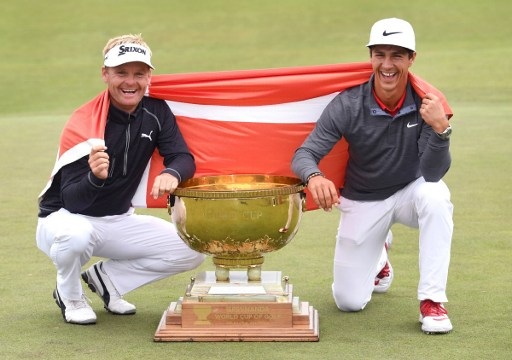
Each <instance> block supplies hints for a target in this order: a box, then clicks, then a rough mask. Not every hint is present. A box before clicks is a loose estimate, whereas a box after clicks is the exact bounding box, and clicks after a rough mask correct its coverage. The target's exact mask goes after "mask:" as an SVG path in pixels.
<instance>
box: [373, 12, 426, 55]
mask: <svg viewBox="0 0 512 360" xmlns="http://www.w3.org/2000/svg"><path fill="white" fill-rule="evenodd" d="M373 45H396V46H401V47H403V48H406V49H409V50H412V51H416V40H415V37H414V30H413V28H412V26H411V24H409V23H408V22H407V21H405V20H402V19H397V18H390V19H382V20H379V21H377V22H376V23H375V24H373V26H372V30H371V31H370V42H369V43H368V45H366V46H368V47H370V46H373Z"/></svg>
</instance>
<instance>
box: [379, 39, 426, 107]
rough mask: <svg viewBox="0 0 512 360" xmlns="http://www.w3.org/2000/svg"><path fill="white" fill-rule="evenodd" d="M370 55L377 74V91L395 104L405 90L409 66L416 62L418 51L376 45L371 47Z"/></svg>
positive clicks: (383, 99)
mask: <svg viewBox="0 0 512 360" xmlns="http://www.w3.org/2000/svg"><path fill="white" fill-rule="evenodd" d="M370 55H371V57H370V62H371V64H372V68H373V73H374V74H375V83H374V86H375V92H376V93H377V96H378V97H379V99H381V100H382V101H383V102H384V103H386V102H389V103H390V104H391V105H393V102H395V101H396V102H398V100H399V99H400V98H401V97H402V95H403V93H404V91H405V87H406V85H407V75H408V72H409V68H410V67H411V66H412V64H413V63H414V59H415V58H416V53H415V52H412V53H411V52H410V51H409V50H407V49H405V48H403V47H400V46H394V45H375V46H372V47H371V49H370ZM386 105H388V104H386Z"/></svg>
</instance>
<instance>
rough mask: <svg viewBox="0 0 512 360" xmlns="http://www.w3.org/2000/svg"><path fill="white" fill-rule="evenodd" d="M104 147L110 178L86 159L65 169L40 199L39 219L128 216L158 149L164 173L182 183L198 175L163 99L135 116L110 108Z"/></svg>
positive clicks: (149, 102) (144, 102) (149, 100)
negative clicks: (66, 214) (59, 214)
mask: <svg viewBox="0 0 512 360" xmlns="http://www.w3.org/2000/svg"><path fill="white" fill-rule="evenodd" d="M105 145H106V146H107V150H106V152H107V153H108V155H109V158H110V166H109V175H108V178H107V179H106V180H101V179H98V178H96V177H95V176H94V175H93V174H92V172H91V169H90V168H89V164H88V156H84V157H83V158H81V159H79V160H77V161H75V162H73V163H71V164H69V165H66V166H64V167H63V168H62V169H61V170H60V171H59V173H57V174H56V175H55V177H54V180H53V182H52V186H51V187H50V189H49V190H48V191H47V192H46V194H45V195H44V197H43V198H42V200H41V201H40V204H39V208H40V212H39V216H40V217H44V216H47V215H49V214H50V213H52V212H54V211H57V210H58V209H60V208H61V207H64V208H65V209H67V210H68V211H70V212H72V213H79V214H83V215H89V216H107V215H119V214H123V213H125V212H126V211H128V209H129V208H130V207H131V200H132V198H133V196H134V194H135V191H136V190H137V187H138V185H139V183H140V181H141V178H142V175H143V173H144V170H145V169H146V166H147V164H148V161H149V160H150V158H151V156H152V154H153V152H154V150H155V148H158V151H159V153H160V155H162V157H163V158H164V165H165V168H166V169H165V170H164V171H163V172H167V173H170V174H171V175H174V176H175V177H177V178H178V180H179V181H183V180H186V179H188V178H191V177H192V176H193V175H194V172H195V162H194V157H193V156H192V154H191V153H190V151H189V149H188V147H187V145H186V143H185V140H184V139H183V136H182V134H181V132H180V130H179V128H178V125H177V123H176V119H175V117H174V115H173V114H172V112H171V110H170V109H169V107H168V106H167V104H166V103H165V101H163V100H158V99H153V98H149V97H144V98H143V99H142V101H141V102H140V103H139V106H138V107H137V109H136V110H135V111H134V112H133V113H132V114H128V113H126V112H124V111H122V110H120V109H117V108H116V107H114V106H113V105H112V104H111V105H110V108H109V112H108V118H107V124H106V128H105Z"/></svg>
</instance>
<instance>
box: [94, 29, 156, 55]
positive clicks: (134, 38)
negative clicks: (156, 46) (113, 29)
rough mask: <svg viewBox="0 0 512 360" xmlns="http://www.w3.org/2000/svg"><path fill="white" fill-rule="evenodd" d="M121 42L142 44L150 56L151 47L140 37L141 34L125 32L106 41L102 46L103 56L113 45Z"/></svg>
mask: <svg viewBox="0 0 512 360" xmlns="http://www.w3.org/2000/svg"><path fill="white" fill-rule="evenodd" d="M121 44H137V45H142V46H144V47H145V48H147V49H148V51H149V56H151V49H150V48H149V46H148V44H146V42H145V41H144V40H143V39H142V34H135V35H134V34H127V35H121V36H116V37H114V38H112V39H110V40H109V41H107V44H106V45H105V47H104V48H103V56H105V55H107V53H108V51H109V50H110V49H112V48H113V47H115V46H117V45H121Z"/></svg>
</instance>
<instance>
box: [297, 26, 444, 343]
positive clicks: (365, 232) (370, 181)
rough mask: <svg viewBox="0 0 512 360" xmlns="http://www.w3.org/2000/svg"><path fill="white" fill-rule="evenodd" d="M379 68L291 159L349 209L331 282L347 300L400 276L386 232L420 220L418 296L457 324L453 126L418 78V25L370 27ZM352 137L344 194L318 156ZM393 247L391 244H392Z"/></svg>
mask: <svg viewBox="0 0 512 360" xmlns="http://www.w3.org/2000/svg"><path fill="white" fill-rule="evenodd" d="M367 46H368V48H369V49H370V62H371V64H372V67H373V75H372V76H371V78H370V80H369V81H368V82H366V83H364V84H361V85H358V86H355V87H353V88H350V89H347V90H345V91H343V92H341V93H340V94H338V95H337V96H336V97H335V98H334V99H333V100H332V101H331V103H330V104H329V105H328V106H327V107H326V108H325V110H324V112H323V113H322V115H321V117H320V118H319V119H318V121H317V123H316V126H315V129H314V130H313V131H312V133H311V134H310V135H309V136H308V138H307V139H306V140H305V142H304V143H303V144H302V146H301V147H300V148H299V149H297V151H296V153H295V155H294V157H293V160H292V169H293V171H294V172H295V173H296V174H297V176H299V177H300V178H301V179H302V180H303V181H304V182H305V183H306V184H307V187H308V190H309V192H310V193H311V196H312V198H313V200H314V201H315V203H316V204H317V205H318V206H319V207H320V208H322V209H324V210H326V211H330V210H331V209H332V207H333V206H337V207H338V208H339V209H340V211H341V219H340V225H339V228H338V234H337V241H336V248H335V253H334V281H333V284H332V291H333V296H334V300H335V302H336V304H337V306H338V308H339V309H340V310H343V311H359V310H362V309H364V307H365V306H366V305H367V303H368V302H369V301H370V299H371V296H372V292H374V291H376V289H377V286H378V285H379V280H381V279H384V280H387V284H386V287H385V288H384V289H382V288H381V289H380V290H381V291H378V292H385V291H387V288H389V285H390V283H391V280H392V268H391V266H390V264H389V261H388V258H387V251H386V249H387V246H386V244H387V243H386V237H387V236H389V231H390V228H391V226H392V225H393V224H394V223H400V224H404V225H407V226H410V227H415V228H419V270H420V279H419V285H418V300H419V301H420V322H421V323H422V330H423V331H424V332H425V333H447V332H450V331H451V330H452V324H451V322H450V319H449V318H448V314H447V312H446V309H445V308H444V306H443V303H445V302H447V297H446V283H447V277H448V267H449V262H450V248H451V239H452V233H453V220H452V215H453V205H452V203H451V201H450V192H449V190H448V187H447V186H446V184H445V183H444V182H443V181H442V177H443V176H444V175H445V174H446V172H447V171H448V169H449V168H450V164H451V157H450V152H449V146H450V139H449V138H450V134H451V126H450V123H449V121H448V116H447V115H446V114H445V111H444V108H443V105H442V101H441V99H440V98H439V97H438V96H436V95H435V94H433V93H427V94H426V95H425V96H424V97H423V98H420V96H419V95H418V94H417V93H416V92H415V91H414V89H413V88H412V87H411V84H410V79H409V68H410V67H411V66H412V65H413V63H414V61H415V59H416V52H415V35H414V30H413V28H412V26H411V25H410V24H409V23H408V22H406V21H404V20H401V19H396V18H391V19H383V20H380V21H378V22H376V23H375V24H374V25H373V27H372V29H371V32H370V41H369V43H368V45H367ZM342 138H344V139H345V140H346V141H347V142H348V144H349V161H348V164H347V170H346V177H345V184H344V187H343V189H341V196H340V197H339V196H338V193H337V189H336V187H335V185H334V183H333V182H332V181H330V180H329V179H326V178H325V177H324V176H323V174H322V173H321V171H320V170H319V168H318V163H319V161H320V160H321V159H322V158H323V157H324V156H325V155H326V154H327V153H328V152H329V151H330V150H331V149H332V147H333V146H334V145H335V144H336V143H337V142H338V141H340V140H341V139H342ZM383 249H384V250H383Z"/></svg>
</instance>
